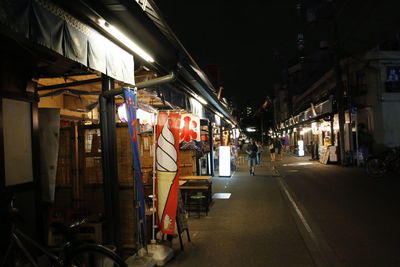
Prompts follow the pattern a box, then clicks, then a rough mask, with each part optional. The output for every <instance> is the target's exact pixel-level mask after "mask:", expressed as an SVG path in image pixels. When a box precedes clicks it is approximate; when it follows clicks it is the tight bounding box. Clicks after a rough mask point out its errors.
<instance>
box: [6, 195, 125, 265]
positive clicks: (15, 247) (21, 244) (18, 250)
mask: <svg viewBox="0 0 400 267" xmlns="http://www.w3.org/2000/svg"><path fill="white" fill-rule="evenodd" d="M14 203H15V198H12V199H11V201H10V203H9V210H8V214H9V223H10V230H11V232H10V233H9V238H10V241H9V245H8V248H7V250H6V252H5V254H4V258H3V259H0V266H1V267H19V266H21V267H22V266H23V267H25V266H33V267H38V266H40V267H42V266H51V267H89V266H90V267H91V266H93V267H97V266H99V267H100V266H109V267H114V266H115V267H127V265H126V264H125V263H124V261H123V260H122V259H121V258H120V257H119V256H118V255H117V254H116V253H115V252H113V251H112V250H110V249H108V248H107V247H105V246H102V245H98V244H92V243H86V244H82V243H79V244H78V243H75V242H73V241H71V238H70V237H71V236H72V235H73V233H74V232H76V231H77V229H78V227H79V226H81V225H82V224H83V223H85V220H83V221H80V222H77V223H74V224H72V225H70V226H65V227H61V226H59V228H60V229H59V230H60V231H62V232H63V233H64V234H65V236H66V238H67V242H66V243H65V244H64V245H63V246H62V247H60V248H56V249H50V248H46V247H44V246H41V245H40V244H39V243H37V242H36V241H35V240H33V239H31V238H30V237H29V236H27V235H26V234H25V233H23V232H22V231H21V230H19V229H18V227H17V226H16V221H17V219H18V220H21V221H24V219H23V217H22V216H21V215H20V214H19V212H18V210H17V209H16V207H15V205H14Z"/></svg>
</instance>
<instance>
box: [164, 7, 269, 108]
mask: <svg viewBox="0 0 400 267" xmlns="http://www.w3.org/2000/svg"><path fill="white" fill-rule="evenodd" d="M156 4H157V5H158V7H159V8H160V10H161V11H162V13H163V15H164V16H165V18H166V20H167V23H168V24H169V25H170V27H171V28H172V30H173V31H174V32H175V34H176V35H177V37H178V39H179V40H180V41H181V42H182V44H183V45H184V46H185V48H186V49H187V50H188V52H189V53H190V54H191V56H192V57H193V58H194V60H195V61H196V62H197V63H198V64H199V66H200V67H201V68H203V69H205V68H206V66H207V65H214V66H215V65H216V66H218V67H219V69H220V72H221V73H220V75H221V76H220V77H221V84H222V85H223V86H224V91H223V95H224V96H226V97H227V98H228V99H231V100H233V101H234V102H236V103H241V104H246V103H247V102H249V101H253V102H254V101H256V102H260V101H262V100H263V98H264V97H265V96H266V95H267V94H268V92H269V91H270V88H271V76H270V69H271V51H272V50H271V43H270V41H271V39H272V38H271V37H272V36H271V27H270V26H268V25H269V24H270V18H269V12H268V10H269V8H268V5H269V1H247V2H237V1H217V0H206V1H187V0H186V1H185V0H158V1H156Z"/></svg>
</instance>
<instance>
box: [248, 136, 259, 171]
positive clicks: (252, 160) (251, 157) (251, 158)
mask: <svg viewBox="0 0 400 267" xmlns="http://www.w3.org/2000/svg"><path fill="white" fill-rule="evenodd" d="M257 151H258V148H257V145H256V142H255V141H254V140H251V143H250V144H249V145H248V146H247V149H246V153H247V161H248V164H249V171H250V175H253V176H254V175H255V174H254V169H255V165H256V160H257Z"/></svg>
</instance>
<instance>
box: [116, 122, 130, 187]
mask: <svg viewBox="0 0 400 267" xmlns="http://www.w3.org/2000/svg"><path fill="white" fill-rule="evenodd" d="M116 139H117V140H116V142H117V162H118V181H119V184H120V185H125V186H133V184H134V169H133V161H132V148H131V140H130V136H129V130H128V127H127V126H126V127H123V126H120V127H118V128H117V129H116Z"/></svg>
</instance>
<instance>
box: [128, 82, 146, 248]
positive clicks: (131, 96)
mask: <svg viewBox="0 0 400 267" xmlns="http://www.w3.org/2000/svg"><path fill="white" fill-rule="evenodd" d="M124 99H125V107H126V114H127V117H128V118H127V119H128V128H129V135H130V139H131V147H132V159H133V166H134V168H135V184H136V187H135V189H136V192H135V193H136V199H137V201H138V203H139V208H138V227H139V242H140V244H141V245H142V246H146V245H147V238H146V232H147V228H146V213H145V211H146V210H145V209H146V207H145V199H144V191H143V184H142V168H141V164H140V158H139V148H138V142H137V140H138V138H137V127H138V125H136V124H137V119H136V110H137V103H136V93H135V92H133V91H132V90H129V89H124Z"/></svg>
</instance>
